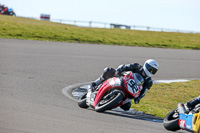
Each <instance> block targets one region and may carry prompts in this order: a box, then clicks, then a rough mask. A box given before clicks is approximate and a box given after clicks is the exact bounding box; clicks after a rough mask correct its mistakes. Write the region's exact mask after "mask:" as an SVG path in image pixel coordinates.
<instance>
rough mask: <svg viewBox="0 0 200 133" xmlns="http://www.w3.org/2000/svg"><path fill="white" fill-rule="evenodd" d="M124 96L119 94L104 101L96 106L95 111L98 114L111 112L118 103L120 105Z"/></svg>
mask: <svg viewBox="0 0 200 133" xmlns="http://www.w3.org/2000/svg"><path fill="white" fill-rule="evenodd" d="M123 98H124V97H123V94H122V93H117V94H116V95H114V96H113V97H111V98H110V99H106V100H104V99H102V100H101V101H100V102H99V104H97V105H96V107H95V111H96V112H104V111H106V110H110V109H112V108H114V107H115V106H116V105H117V104H118V103H120V102H121V101H122V100H123Z"/></svg>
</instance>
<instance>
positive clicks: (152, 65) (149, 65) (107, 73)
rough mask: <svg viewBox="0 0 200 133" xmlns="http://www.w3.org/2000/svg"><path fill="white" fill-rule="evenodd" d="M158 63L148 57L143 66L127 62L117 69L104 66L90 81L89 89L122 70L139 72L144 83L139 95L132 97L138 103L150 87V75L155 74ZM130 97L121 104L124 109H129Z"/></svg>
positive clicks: (151, 82) (93, 88)
mask: <svg viewBox="0 0 200 133" xmlns="http://www.w3.org/2000/svg"><path fill="white" fill-rule="evenodd" d="M158 67H159V65H158V63H157V61H155V60H153V59H148V60H147V61H146V62H145V63H144V66H142V65H140V64H138V63H133V64H127V65H120V66H119V67H118V68H117V70H115V69H114V68H108V67H106V68H105V69H104V72H103V74H102V75H101V76H100V77H99V78H98V79H97V80H96V81H95V82H92V83H91V89H92V90H95V89H96V88H97V86H98V85H100V84H101V83H103V82H104V81H105V80H107V79H109V78H112V77H114V76H118V75H119V74H121V73H122V72H125V71H132V72H133V73H139V74H140V75H141V76H142V77H143V78H144V84H143V89H142V91H141V93H140V96H139V97H137V98H135V99H134V102H135V104H138V103H139V102H140V100H141V99H142V98H143V97H144V96H145V94H146V92H147V91H148V90H149V89H150V88H151V86H152V84H153V81H152V79H151V76H153V75H155V74H156V72H157V70H158ZM131 103H132V98H130V99H127V100H126V102H124V104H123V105H122V106H121V108H122V109H124V110H129V109H130V107H131Z"/></svg>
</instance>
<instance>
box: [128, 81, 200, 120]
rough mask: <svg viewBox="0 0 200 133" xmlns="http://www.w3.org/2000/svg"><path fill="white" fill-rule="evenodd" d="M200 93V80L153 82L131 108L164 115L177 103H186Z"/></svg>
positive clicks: (160, 115)
mask: <svg viewBox="0 0 200 133" xmlns="http://www.w3.org/2000/svg"><path fill="white" fill-rule="evenodd" d="M199 95H200V81H199V80H193V81H190V82H179V83H170V84H167V83H162V84H154V85H153V87H152V88H151V89H150V90H149V91H148V92H147V94H146V95H145V97H144V98H143V99H142V100H141V101H140V103H139V104H134V103H133V104H132V108H134V109H136V110H140V111H144V112H145V113H148V114H153V115H155V116H159V117H165V116H166V115H167V114H168V113H169V112H170V111H171V110H172V109H175V108H176V107H177V105H178V103H180V102H182V103H186V102H188V101H190V100H192V99H193V98H195V97H197V96H199Z"/></svg>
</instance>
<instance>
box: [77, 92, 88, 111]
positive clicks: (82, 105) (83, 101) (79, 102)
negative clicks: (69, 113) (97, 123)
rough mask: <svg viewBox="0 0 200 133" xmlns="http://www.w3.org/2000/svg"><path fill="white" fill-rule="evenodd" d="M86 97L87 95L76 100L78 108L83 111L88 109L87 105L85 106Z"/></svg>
mask: <svg viewBox="0 0 200 133" xmlns="http://www.w3.org/2000/svg"><path fill="white" fill-rule="evenodd" d="M86 95H87V93H85V94H84V95H83V96H81V97H80V98H79V99H78V106H79V107H81V108H85V109H86V108H88V105H87V104H86Z"/></svg>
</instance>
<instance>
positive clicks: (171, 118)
mask: <svg viewBox="0 0 200 133" xmlns="http://www.w3.org/2000/svg"><path fill="white" fill-rule="evenodd" d="M163 126H164V127H165V129H167V130H170V131H176V130H179V129H180V127H179V113H178V111H177V108H176V109H174V110H172V111H171V112H170V113H169V114H167V115H166V117H165V119H164V120H163Z"/></svg>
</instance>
